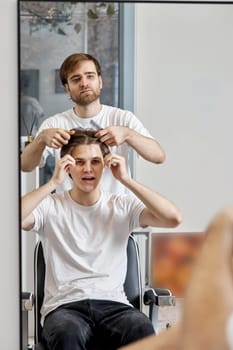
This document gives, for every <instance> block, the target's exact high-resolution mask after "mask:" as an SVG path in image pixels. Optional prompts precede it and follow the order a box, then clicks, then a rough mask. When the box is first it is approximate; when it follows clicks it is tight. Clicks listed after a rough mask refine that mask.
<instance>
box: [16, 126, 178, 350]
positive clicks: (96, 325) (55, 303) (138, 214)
mask: <svg viewBox="0 0 233 350" xmlns="http://www.w3.org/2000/svg"><path fill="white" fill-rule="evenodd" d="M95 133H96V131H90V130H89V131H88V130H86V131H84V130H75V132H74V133H73V135H71V138H70V140H69V142H68V144H67V145H64V146H63V147H62V149H61V159H59V160H58V161H57V163H56V167H55V170H54V173H53V176H52V178H51V179H50V180H49V181H48V182H47V183H46V184H44V185H43V186H41V187H40V188H38V189H36V190H34V191H33V192H31V193H28V194H27V195H25V196H24V197H23V198H22V227H23V229H24V230H32V229H33V230H34V231H36V232H38V234H39V235H40V239H41V241H42V244H43V249H44V255H45V262H46V277H45V298H44V301H43V305H42V310H41V315H42V317H41V323H42V325H43V333H42V337H43V339H44V341H45V343H46V345H47V347H48V349H50V350H68V349H69V350H71V349H72V350H78V349H87V348H88V344H89V342H90V341H91V340H92V338H93V336H94V334H96V333H98V336H99V337H101V339H102V340H103V342H104V343H105V346H106V348H107V349H108V350H112V349H117V348H119V347H120V346H121V345H126V344H129V343H131V342H132V341H135V340H138V339H140V338H142V337H145V336H148V335H151V334H153V333H154V331H153V326H152V324H151V322H150V320H149V319H148V318H147V317H146V315H144V314H143V313H141V312H140V311H139V310H137V309H135V308H133V307H132V306H131V305H130V304H129V302H128V300H127V298H126V296H125V294H124V289H123V284H124V280H125V276H126V268H127V254H126V248H127V242H128V236H129V233H130V232H132V231H133V230H134V229H135V228H137V227H139V226H141V227H146V226H157V227H175V226H177V225H178V224H179V223H180V222H181V213H180V211H179V210H178V209H177V208H176V206H175V205H174V204H172V203H171V202H170V201H168V200H167V199H165V198H164V197H163V196H161V195H160V194H158V193H156V192H154V191H152V190H150V189H148V188H146V187H145V186H143V185H141V184H139V183H137V182H136V181H135V180H134V179H132V178H131V177H130V176H129V175H128V172H127V170H126V166H125V160H124V158H123V157H121V156H119V155H116V154H111V153H109V149H108V146H106V145H105V144H104V143H101V141H100V140H99V139H98V138H97V137H95V136H94V135H95ZM104 166H107V167H108V168H109V169H110V170H111V172H112V175H113V176H114V177H115V178H116V179H117V180H118V181H120V182H121V183H122V184H123V185H124V186H126V187H127V188H128V189H129V190H130V191H131V192H132V193H133V194H134V195H132V196H128V195H117V194H111V193H108V192H102V191H101V190H100V179H101V175H102V172H103V169H104ZM67 173H68V174H69V176H70V177H71V178H72V180H73V186H72V188H71V189H70V190H69V191H64V192H58V193H55V194H51V192H52V191H54V190H55V189H56V188H57V187H58V186H60V185H61V184H62V183H63V181H64V180H65V177H66V176H67Z"/></svg>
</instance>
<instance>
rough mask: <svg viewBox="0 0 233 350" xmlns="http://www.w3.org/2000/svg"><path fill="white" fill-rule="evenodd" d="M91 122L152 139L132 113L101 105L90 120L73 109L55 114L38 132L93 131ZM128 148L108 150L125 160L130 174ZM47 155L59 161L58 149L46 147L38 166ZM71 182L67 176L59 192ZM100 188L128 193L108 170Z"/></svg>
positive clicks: (104, 174) (126, 145)
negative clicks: (115, 127) (124, 129)
mask: <svg viewBox="0 0 233 350" xmlns="http://www.w3.org/2000/svg"><path fill="white" fill-rule="evenodd" d="M91 120H94V121H95V122H96V123H97V124H98V125H99V126H100V127H102V128H103V129H104V128H106V127H109V126H113V125H118V126H126V127H128V128H130V129H133V130H135V131H136V132H138V133H139V134H142V135H143V136H148V137H152V136H151V135H150V133H149V131H148V130H147V129H145V128H144V126H143V125H142V123H141V122H140V121H139V119H137V118H136V116H135V115H134V114H133V113H132V112H129V111H126V110H122V109H120V108H116V107H111V106H106V105H102V109H101V111H100V112H99V114H97V115H96V116H94V117H92V118H80V117H78V116H77V115H76V114H75V113H74V110H73V109H70V110H68V111H65V112H63V113H59V114H56V115H54V116H53V117H49V118H48V119H46V120H45V121H44V122H43V123H42V124H41V126H40V129H39V131H38V132H40V131H41V130H44V129H48V128H63V129H67V130H70V129H72V128H78V127H81V128H84V129H94V127H93V125H92V124H91ZM129 148H130V147H129V145H128V143H127V142H124V143H123V144H122V145H120V146H117V147H116V146H114V147H111V148H110V150H111V152H112V153H116V154H119V155H121V156H123V157H124V158H125V160H126V165H127V168H128V172H129V174H130V169H129V159H128V157H129ZM49 154H51V155H53V156H54V157H55V159H59V158H60V149H54V148H49V147H46V149H45V151H44V154H43V161H42V163H41V165H40V166H44V164H45V160H46V158H47V156H48V155H49ZM71 181H72V180H71V179H70V178H69V176H68V175H67V179H66V180H65V182H64V183H63V185H62V186H61V187H60V188H59V190H68V189H70V188H71V187H72V182H71ZM101 188H102V190H103V191H107V192H109V191H110V192H111V193H129V191H128V189H127V188H126V187H125V186H123V185H122V184H121V183H120V182H119V181H116V179H115V178H114V177H113V176H112V173H111V170H110V169H109V168H105V169H104V172H103V176H102V180H101Z"/></svg>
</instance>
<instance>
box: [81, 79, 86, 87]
mask: <svg viewBox="0 0 233 350" xmlns="http://www.w3.org/2000/svg"><path fill="white" fill-rule="evenodd" d="M81 86H87V79H86V78H85V77H83V78H82V80H81Z"/></svg>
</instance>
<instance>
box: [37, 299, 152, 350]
mask: <svg viewBox="0 0 233 350" xmlns="http://www.w3.org/2000/svg"><path fill="white" fill-rule="evenodd" d="M151 334H154V329H153V326H152V323H151V321H150V320H149V319H148V317H147V316H146V315H144V314H143V313H142V312H140V311H139V310H137V309H135V308H133V307H131V306H128V305H126V304H123V303H118V302H113V301H108V300H92V299H91V300H90V299H86V300H82V301H78V302H73V303H69V304H65V305H62V306H60V307H59V308H57V309H56V310H54V311H52V312H51V313H50V314H49V315H48V316H47V317H46V319H45V322H44V327H43V332H42V337H43V340H44V342H45V344H46V345H47V347H48V349H49V350H87V349H88V350H96V349H101V350H104V349H107V350H115V349H118V348H119V347H120V346H123V345H126V344H129V343H131V342H133V341H136V340H138V339H141V338H143V337H146V336H148V335H151Z"/></svg>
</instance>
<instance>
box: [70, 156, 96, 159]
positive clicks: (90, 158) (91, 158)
mask: <svg viewBox="0 0 233 350" xmlns="http://www.w3.org/2000/svg"><path fill="white" fill-rule="evenodd" d="M90 159H102V158H101V157H99V156H96V157H91V158H90ZM74 160H86V158H81V157H75V158H74Z"/></svg>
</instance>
